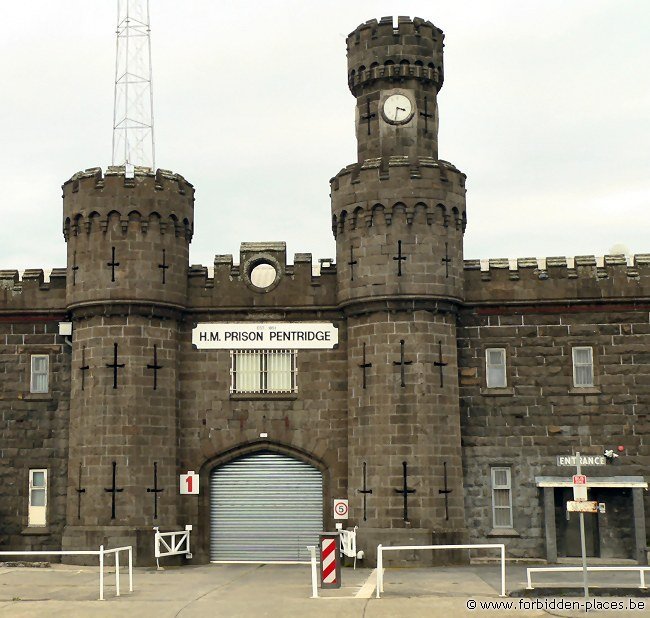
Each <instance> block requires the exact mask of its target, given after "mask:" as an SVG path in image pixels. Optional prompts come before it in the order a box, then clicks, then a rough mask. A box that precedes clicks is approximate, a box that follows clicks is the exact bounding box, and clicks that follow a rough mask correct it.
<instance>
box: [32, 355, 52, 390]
mask: <svg viewBox="0 0 650 618" xmlns="http://www.w3.org/2000/svg"><path fill="white" fill-rule="evenodd" d="M41 359H45V361H46V363H45V371H44V372H41V371H39V372H37V371H36V369H35V368H34V365H35V364H36V361H37V360H41ZM42 375H45V389H39V388H38V387H37V386H36V379H35V378H36V377H37V376H42ZM29 392H30V393H49V392H50V356H49V354H32V355H31V358H30V372H29Z"/></svg>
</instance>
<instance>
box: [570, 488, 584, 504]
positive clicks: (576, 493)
mask: <svg viewBox="0 0 650 618" xmlns="http://www.w3.org/2000/svg"><path fill="white" fill-rule="evenodd" d="M573 499H574V500H575V501H576V502H584V501H585V500H586V499H587V486H586V485H574V486H573Z"/></svg>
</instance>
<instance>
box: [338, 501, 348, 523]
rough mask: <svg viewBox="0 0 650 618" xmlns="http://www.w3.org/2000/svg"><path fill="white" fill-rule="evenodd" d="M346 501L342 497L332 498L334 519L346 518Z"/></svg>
mask: <svg viewBox="0 0 650 618" xmlns="http://www.w3.org/2000/svg"><path fill="white" fill-rule="evenodd" d="M348 510H349V509H348V501H347V500H343V498H335V499H334V519H347V518H348Z"/></svg>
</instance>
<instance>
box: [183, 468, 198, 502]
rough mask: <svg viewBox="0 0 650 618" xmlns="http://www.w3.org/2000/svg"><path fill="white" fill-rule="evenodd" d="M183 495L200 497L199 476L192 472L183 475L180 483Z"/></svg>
mask: <svg viewBox="0 0 650 618" xmlns="http://www.w3.org/2000/svg"><path fill="white" fill-rule="evenodd" d="M180 490H181V494H183V495H192V496H198V494H199V475H198V474H194V470H190V471H189V472H188V473H187V474H181V483H180Z"/></svg>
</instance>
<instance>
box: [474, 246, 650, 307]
mask: <svg viewBox="0 0 650 618" xmlns="http://www.w3.org/2000/svg"><path fill="white" fill-rule="evenodd" d="M464 268H465V277H464V278H465V298H466V303H467V304H469V305H472V304H530V303H549V304H553V303H560V304H568V303H571V304H575V303H589V302H592V301H593V302H597V301H610V300H611V301H615V302H625V301H627V300H628V299H629V301H630V302H632V301H634V302H637V301H639V300H640V301H644V302H648V300H650V254H638V255H635V256H633V257H631V258H630V260H629V261H628V259H627V258H626V257H625V256H624V255H606V256H604V258H601V259H597V258H596V257H594V256H593V255H587V256H576V257H575V258H565V257H548V258H545V259H537V258H519V259H517V260H509V259H505V258H502V259H491V260H488V261H487V262H483V264H482V263H481V260H465V265H464Z"/></svg>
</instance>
